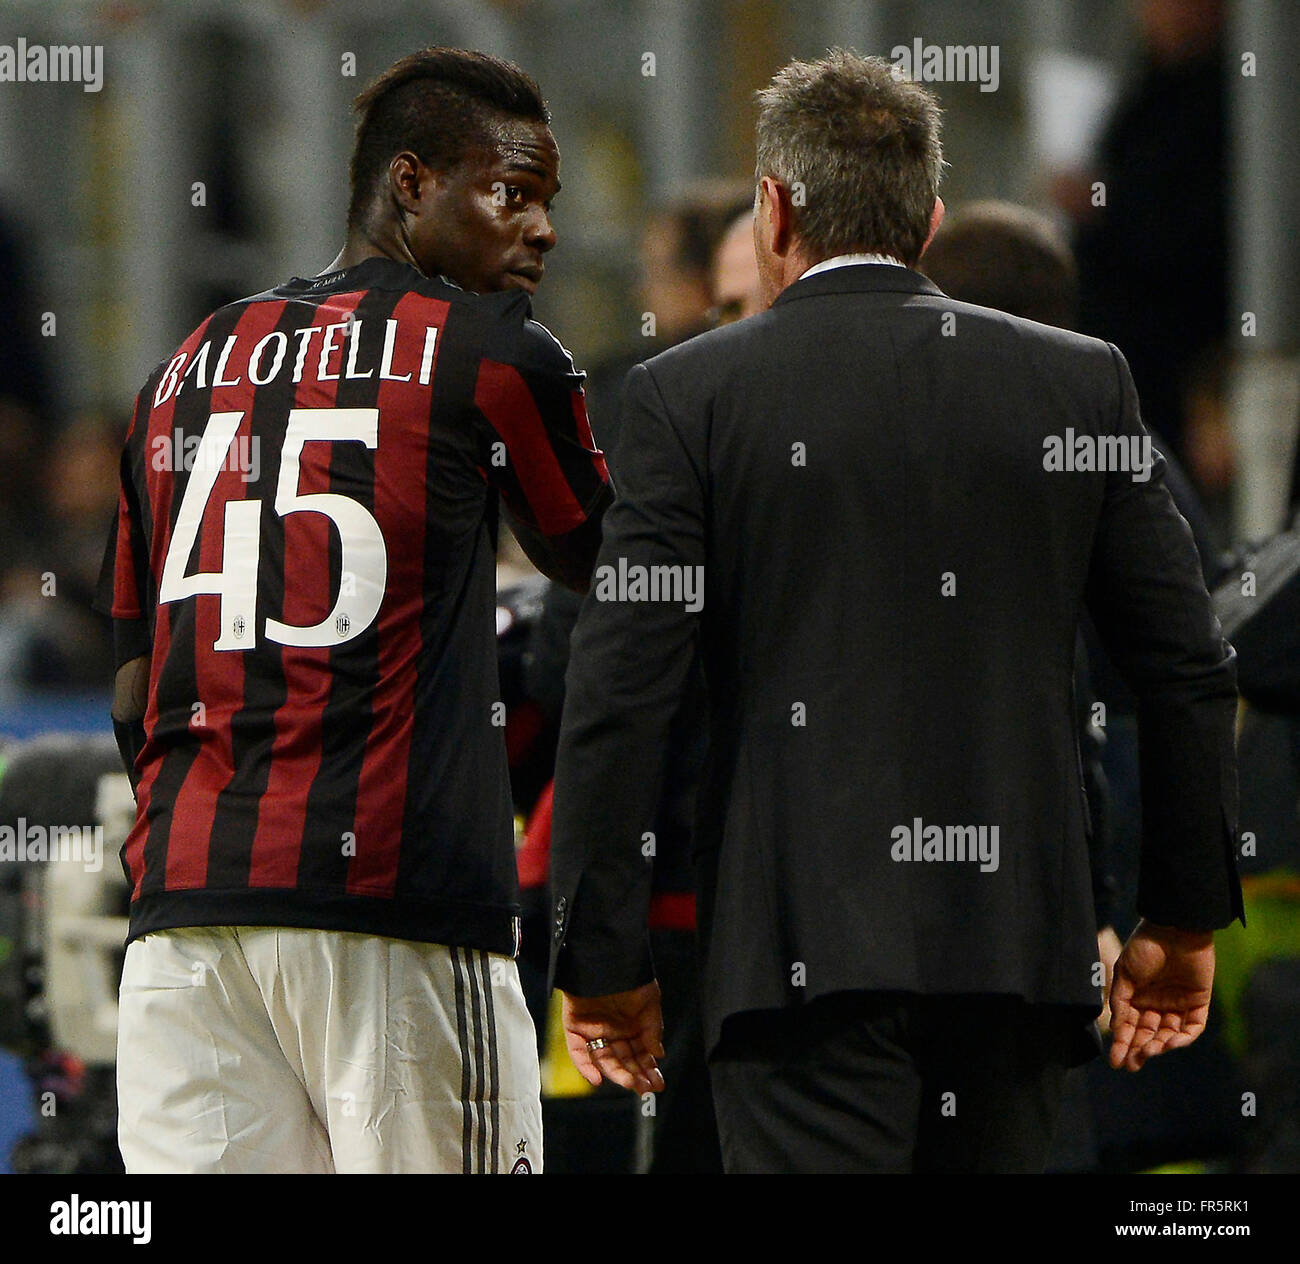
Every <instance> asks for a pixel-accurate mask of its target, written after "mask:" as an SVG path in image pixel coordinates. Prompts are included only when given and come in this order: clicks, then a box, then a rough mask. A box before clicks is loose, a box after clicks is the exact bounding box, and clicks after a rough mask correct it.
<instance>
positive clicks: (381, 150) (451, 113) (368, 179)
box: [348, 48, 551, 229]
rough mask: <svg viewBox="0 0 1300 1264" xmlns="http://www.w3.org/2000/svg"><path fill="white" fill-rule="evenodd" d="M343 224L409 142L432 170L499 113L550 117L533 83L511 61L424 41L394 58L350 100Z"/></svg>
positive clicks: (458, 154) (462, 151)
mask: <svg viewBox="0 0 1300 1264" xmlns="http://www.w3.org/2000/svg"><path fill="white" fill-rule="evenodd" d="M352 108H353V110H354V111H355V112H356V114H357V116H358V117H357V135H356V142H355V145H354V147H353V150H352V164H351V186H352V188H351V199H350V201H349V203H348V228H349V229H354V228H357V227H359V226H360V224H361V223H362V222H363V221H364V219H365V215H366V211H367V210H368V208H369V205H370V201H371V198H372V197H373V196H374V193H375V189H376V187H377V186H378V183H379V180H380V177H381V176H382V175H384V174H385V173H386V172H387V170H388V164H389V163H390V162H391V161H392V160H393V156H394V155H395V154H399V153H401V152H402V151H403V150H410V151H411V153H413V154H415V155H416V156H417V157H418V158H419V159H420V160H421V161H422V162H423V163H425V164H426V165H427V166H429V167H431V168H432V169H433V170H435V171H450V170H452V169H453V168H455V167H456V166H458V165H459V164H460V163H461V162H463V161H464V159H465V158H466V157H467V156H468V155H469V154H470V153H471V152H472V151H473V150H475V149H478V148H480V147H482V146H484V145H486V144H488V143H490V140H491V128H492V125H493V123H494V122H496V121H497V120H499V119H500V118H501V117H503V116H505V117H510V118H524V119H531V120H533V121H535V122H538V123H548V124H549V123H550V121H551V114H550V111H549V110H548V109H547V108H546V102H545V101H543V100H542V94H541V90H540V89H539V88H538V86H537V84H536V83H535V82H534V80H533V79H532V77H531V76H529V75H527V74H525V73H524V71H522V70H520V69H519V67H518V66H516V65H514V64H512V63H511V62H508V61H503V60H502V59H501V58H500V57H493V56H492V55H491V54H490V53H480V52H471V51H469V50H467V49H463V48H424V49H421V50H420V51H419V52H418V53H412V54H411V55H410V56H409V57H403V58H402V59H401V61H398V62H395V63H394V64H393V65H391V66H390V67H389V68H388V69H387V70H385V71H384V73H383V74H382V75H380V76H379V78H378V79H376V80H375V81H374V82H373V83H371V84H370V86H369V87H367V88H366V89H365V91H364V92H362V93H361V94H360V95H359V96H358V97H357V98H356V100H355V101H354V102H353V103H352Z"/></svg>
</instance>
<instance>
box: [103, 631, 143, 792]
mask: <svg viewBox="0 0 1300 1264" xmlns="http://www.w3.org/2000/svg"><path fill="white" fill-rule="evenodd" d="M148 706H149V656H148V655H147V654H142V655H140V657H139V658H133V659H132V660H131V661H130V662H129V663H124V664H123V665H122V666H121V667H119V668H118V669H117V675H116V677H115V678H114V681H113V706H112V711H111V714H112V717H113V736H114V737H115V738H116V739H117V749H118V750H119V751H120V752H121V755H122V762H123V764H125V765H126V775H127V776H128V777H130V779H131V789H132V790H134V789H135V788H136V784H137V782H138V781H139V774H138V773H137V772H136V767H135V761H136V760H137V759H138V758H139V755H140V752H141V751H142V750H143V749H144V742H145V731H144V713H145V711H146V710H147V709H148Z"/></svg>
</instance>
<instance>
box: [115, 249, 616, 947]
mask: <svg viewBox="0 0 1300 1264" xmlns="http://www.w3.org/2000/svg"><path fill="white" fill-rule="evenodd" d="M530 313H531V309H530V306H529V301H528V297H527V295H525V294H523V293H521V292H507V293H501V294H487V295H479V294H471V293H467V292H464V291H461V290H459V289H457V288H456V287H455V286H453V285H450V284H449V283H447V282H445V281H443V280H430V279H428V278H425V277H423V276H421V275H420V274H419V273H417V272H416V271H415V270H414V269H413V268H410V267H408V266H407V265H405V264H403V263H399V262H397V261H395V260H391V259H386V258H372V259H367V260H366V261H364V262H363V263H360V264H358V265H357V266H355V267H352V268H349V269H346V270H344V271H342V272H336V273H331V274H328V275H325V276H321V277H317V278H315V279H313V280H302V279H298V278H295V279H293V280H291V281H289V282H288V283H287V284H286V285H283V286H280V287H279V288H278V289H275V290H271V291H269V292H267V293H265V294H260V295H257V296H256V297H254V298H250V299H245V300H242V301H240V302H237V303H234V304H231V305H230V306H228V307H224V308H222V309H220V310H219V311H217V312H216V313H214V314H213V315H212V316H210V317H209V318H208V319H207V320H206V321H204V322H203V324H202V325H200V326H199V328H198V329H196V330H195V331H194V333H192V334H191V335H190V337H189V338H187V339H186V340H185V342H184V343H183V344H182V345H181V347H180V348H179V349H178V350H177V352H176V353H175V355H173V356H172V357H171V358H169V359H168V360H167V361H165V362H164V363H163V364H161V365H159V367H158V368H157V369H156V370H155V371H154V373H153V375H152V376H151V377H150V378H149V380H148V382H147V383H146V384H145V386H144V389H143V390H142V391H141V393H140V395H139V397H138V399H137V401H136V407H135V415H134V419H133V421H132V426H131V431H130V434H129V435H128V438H127V441H126V446H125V449H124V452H123V457H122V486H121V499H120V506H119V512H118V516H117V520H116V523H115V526H114V537H113V539H112V540H110V544H109V555H108V558H107V559H106V563H105V577H104V581H103V583H104V586H103V588H102V589H101V591H102V592H103V593H104V594H105V596H104V597H103V598H101V600H107V601H110V602H111V613H112V615H113V618H114V620H115V633H116V636H117V640H118V645H119V650H118V657H119V663H121V662H124V661H126V660H128V659H130V658H132V657H135V656H136V655H138V654H140V653H149V654H150V677H149V700H148V710H147V713H146V716H145V731H146V738H147V740H146V743H145V745H144V748H143V749H142V751H141V753H140V755H139V758H138V761H137V771H138V773H139V776H140V781H139V789H138V802H139V814H138V817H137V820H136V823H135V827H134V829H133V830H132V831H131V833H130V835H129V837H128V838H127V840H126V843H125V845H124V847H123V850H122V860H123V865H124V867H125V869H126V871H127V875H128V878H129V881H130V883H131V888H132V892H131V894H132V898H131V918H130V933H129V938H132V939H134V938H136V937H138V936H140V935H143V934H146V933H148V932H149V931H154V930H160V929H163V928H166V927H172V926H196V925H278V926H305V927H315V928H320V929H331V930H351V931H360V932H366V933H372V934H382V935H389V936H394V937H397V938H406V939H418V940H426V941H429V942H436V943H447V944H463V945H468V946H472V947H476V948H484V949H488V950H490V951H493V952H504V953H514V952H515V951H517V945H518V926H519V922H518V917H519V904H518V892H517V880H516V872H515V857H514V848H513V825H512V807H511V800H510V790H509V781H508V776H507V766H506V753H505V745H504V738H503V728H502V725H503V724H504V707H503V706H501V704H500V701H499V699H500V690H499V683H498V675H497V662H496V638H495V623H494V620H495V556H494V548H493V540H494V534H495V507H496V497H497V495H498V494H499V495H500V496H501V498H502V499H503V501H504V503H505V505H506V507H507V508H508V509H509V510H510V512H511V513H512V514H513V515H514V516H515V517H516V518H517V519H518V520H519V521H520V522H522V523H524V524H527V525H528V526H530V527H533V528H535V529H536V530H537V531H539V532H540V533H542V534H543V535H546V536H559V535H562V534H564V533H567V532H569V531H571V530H574V529H575V528H578V527H580V526H581V525H582V524H583V523H584V522H586V521H587V520H588V518H589V517H590V516H591V515H593V514H596V513H598V512H599V511H600V510H601V508H603V505H604V504H605V503H606V501H607V499H608V496H607V492H606V485H607V482H608V474H607V471H606V468H605V463H604V459H603V457H602V456H601V454H600V452H599V451H597V450H596V447H595V444H594V442H593V440H592V436H591V430H590V427H589V426H588V423H587V416H586V409H585V404H584V401H583V393H582V375H581V374H580V373H578V372H577V371H576V370H575V369H574V366H573V361H572V360H571V359H570V357H569V355H568V353H567V352H566V351H565V350H564V349H563V347H561V345H560V344H559V343H558V342H557V341H556V340H555V338H553V337H552V336H551V334H550V333H549V332H547V330H546V329H545V328H544V327H543V326H541V325H540V324H538V323H537V322H536V321H534V320H532V319H531V318H530ZM110 585H111V598H109V597H108V596H107V590H108V588H109V586H110Z"/></svg>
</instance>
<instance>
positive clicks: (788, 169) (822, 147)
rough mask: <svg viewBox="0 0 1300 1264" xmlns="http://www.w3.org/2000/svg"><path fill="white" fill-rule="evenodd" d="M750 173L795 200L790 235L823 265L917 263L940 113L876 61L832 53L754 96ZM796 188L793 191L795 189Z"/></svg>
mask: <svg viewBox="0 0 1300 1264" xmlns="http://www.w3.org/2000/svg"><path fill="white" fill-rule="evenodd" d="M757 97H758V107H759V111H758V164H757V168H756V171H755V178H756V179H762V177H763V176H771V177H773V178H774V179H776V180H779V181H780V182H781V183H782V184H783V185H785V186H786V187H787V188H789V189H791V191H792V192H793V193H795V194H796V195H798V194H800V193H801V194H802V196H796V197H795V198H794V202H795V205H794V232H795V234H796V235H797V236H798V238H799V239H800V241H802V242H803V244H804V245H805V247H806V248H807V249H808V250H809V251H810V252H812V253H814V254H816V255H818V256H820V257H821V258H829V257H830V256H831V255H837V254H847V253H850V252H855V251H870V252H873V253H879V254H888V255H894V256H895V257H896V258H898V259H900V260H901V261H902V262H903V263H905V264H907V265H908V266H909V267H911V266H912V265H914V264H915V263H916V262H917V260H918V259H920V257H921V251H922V250H923V249H924V247H925V239H926V237H928V236H929V233H930V213H931V211H932V210H933V208H934V200H935V198H936V197H937V196H938V193H939V178H940V175H941V174H942V170H943V146H942V144H941V143H940V140H939V128H940V122H939V120H940V115H941V113H942V111H941V110H940V108H939V103H938V101H937V99H936V98H935V96H934V94H933V93H931V92H929V91H928V90H927V89H925V88H923V87H922V86H921V85H920V84H919V83H914V82H913V81H912V80H910V79H907V78H905V77H902V76H901V75H900V74H899V72H898V69H897V67H895V66H894V65H893V64H892V63H890V62H888V61H886V60H885V59H884V58H883V57H860V56H858V54H856V53H853V52H850V51H848V50H847V49H843V48H833V49H831V50H830V51H829V52H828V53H827V55H826V56H825V57H823V58H821V59H819V60H818V61H792V62H791V63H790V64H789V65H788V66H786V67H784V68H783V69H782V70H780V71H778V72H777V74H776V76H775V77H774V78H773V80H772V82H771V83H770V84H769V85H768V86H767V87H766V88H763V89H761V90H760V91H759V92H758V93H757ZM800 186H801V187H800Z"/></svg>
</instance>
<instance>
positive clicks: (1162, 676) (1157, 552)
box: [1087, 347, 1244, 930]
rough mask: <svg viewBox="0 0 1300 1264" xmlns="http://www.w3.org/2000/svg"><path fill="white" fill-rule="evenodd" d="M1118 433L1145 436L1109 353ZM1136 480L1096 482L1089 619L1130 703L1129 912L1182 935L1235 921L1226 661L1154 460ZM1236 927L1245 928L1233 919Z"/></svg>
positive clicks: (1231, 676)
mask: <svg viewBox="0 0 1300 1264" xmlns="http://www.w3.org/2000/svg"><path fill="white" fill-rule="evenodd" d="M1110 352H1111V357H1112V360H1113V364H1114V370H1115V374H1116V378H1117V383H1118V405H1117V407H1116V409H1115V414H1116V421H1115V425H1116V427H1117V430H1115V431H1112V433H1119V434H1121V435H1125V436H1138V437H1139V438H1141V437H1144V436H1145V435H1146V430H1145V429H1144V427H1143V425H1142V421H1141V419H1140V417H1139V414H1138V399H1137V391H1136V389H1135V387H1134V385H1133V379H1132V376H1131V375H1130V373H1129V369H1128V365H1127V364H1126V363H1125V361H1124V357H1123V356H1122V355H1121V354H1120V353H1119V351H1118V350H1117V349H1116V348H1114V347H1111V348H1110ZM1152 458H1153V466H1152V469H1151V472H1150V477H1149V478H1147V479H1146V480H1145V481H1138V480H1136V479H1134V477H1133V475H1132V474H1131V473H1128V472H1119V471H1116V472H1112V473H1109V474H1107V476H1106V492H1105V502H1104V504H1103V507H1102V513H1101V518H1100V521H1099V524H1098V527H1097V535H1096V539H1095V541H1094V545H1093V555H1092V562H1091V568H1090V573H1089V580H1088V592H1087V601H1088V608H1089V610H1090V612H1091V614H1092V616H1093V620H1094V622H1095V623H1096V626H1097V630H1098V632H1099V633H1100V635H1101V638H1102V641H1103V643H1104V645H1105V647H1106V650H1107V652H1108V653H1109V654H1110V655H1111V658H1112V659H1113V660H1114V662H1115V664H1116V665H1117V666H1118V667H1119V669H1120V672H1121V673H1122V674H1123V676H1124V678H1125V680H1126V681H1127V682H1128V684H1129V687H1130V688H1131V689H1132V690H1133V692H1134V694H1135V695H1136V696H1137V701H1138V706H1137V719H1138V747H1139V759H1140V771H1141V780H1142V857H1141V866H1140V870H1139V879H1138V912H1139V913H1141V914H1142V916H1144V917H1146V918H1148V919H1149V920H1151V921H1153V922H1157V923H1160V924H1163V925H1169V926H1177V927H1180V928H1182V929H1185V930H1214V929H1217V928H1219V927H1223V926H1227V925H1228V924H1229V923H1230V922H1231V921H1232V920H1233V919H1234V918H1239V917H1242V903H1241V884H1240V882H1239V880H1238V877H1237V867H1236V837H1237V766H1236V754H1235V749H1234V736H1233V726H1234V721H1235V715H1236V704H1237V689H1236V655H1235V654H1234V652H1233V649H1232V647H1231V646H1230V645H1229V644H1228V643H1227V641H1225V640H1224V639H1223V635H1222V632H1221V629H1220V627H1219V622H1218V620H1217V619H1216V618H1215V616H1214V612H1213V609H1212V607H1211V603H1210V597H1209V594H1208V593H1207V592H1206V589H1205V584H1204V581H1203V579H1202V576H1201V567H1200V562H1199V559H1198V556H1197V553H1196V548H1195V545H1194V544H1193V541H1192V535H1191V531H1190V529H1189V528H1188V526H1187V523H1186V522H1185V521H1184V519H1183V518H1182V516H1181V515H1180V514H1179V513H1178V511H1177V509H1176V508H1175V507H1174V503H1173V500H1172V498H1171V497H1170V495H1169V492H1168V490H1167V488H1166V487H1165V484H1164V469H1165V463H1164V459H1163V458H1162V457H1161V456H1160V455H1159V453H1158V452H1155V451H1154V450H1153V452H1152ZM1243 921H1244V918H1243Z"/></svg>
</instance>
